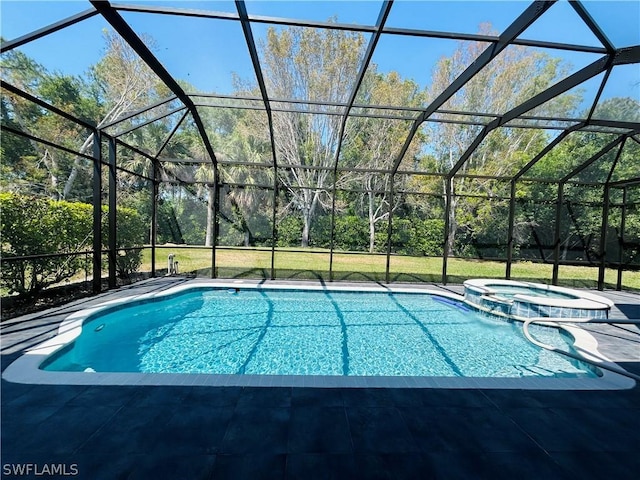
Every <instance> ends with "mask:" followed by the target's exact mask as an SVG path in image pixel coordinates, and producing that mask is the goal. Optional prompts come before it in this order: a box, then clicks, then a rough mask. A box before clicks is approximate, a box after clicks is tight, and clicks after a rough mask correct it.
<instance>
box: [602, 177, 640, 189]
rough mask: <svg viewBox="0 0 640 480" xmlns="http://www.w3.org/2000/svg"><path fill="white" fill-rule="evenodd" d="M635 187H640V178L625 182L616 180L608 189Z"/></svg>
mask: <svg viewBox="0 0 640 480" xmlns="http://www.w3.org/2000/svg"><path fill="white" fill-rule="evenodd" d="M635 185H640V177H635V178H628V179H626V180H618V181H616V182H611V183H610V184H609V186H610V187H616V188H620V187H631V186H635Z"/></svg>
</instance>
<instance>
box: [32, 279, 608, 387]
mask: <svg viewBox="0 0 640 480" xmlns="http://www.w3.org/2000/svg"><path fill="white" fill-rule="evenodd" d="M531 330H532V333H533V334H534V335H535V336H536V338H538V339H539V340H540V341H542V342H544V343H547V344H551V345H554V346H557V347H561V348H563V349H565V350H570V349H571V347H570V345H569V339H568V338H566V336H565V335H564V334H562V333H561V332H560V331H559V330H557V329H554V328H549V327H541V326H532V328H531ZM41 368H43V369H45V370H55V371H85V370H89V369H90V370H89V371H91V370H93V371H97V372H173V373H215V374H263V375H349V376H364V375H366V376H380V375H384V376H462V377H522V376H556V377H558V376H596V374H595V373H594V371H593V370H592V369H591V367H589V366H588V365H586V364H582V363H580V362H576V361H574V360H571V359H569V358H567V357H564V356H561V355H559V354H556V353H552V352H549V351H546V350H541V349H539V348H537V347H535V346H533V345H532V344H530V343H529V342H528V341H527V340H526V339H525V338H524V337H523V335H522V332H521V325H520V324H519V323H517V322H513V323H512V322H508V321H505V320H504V319H497V318H493V317H490V316H486V315H483V314H479V313H476V312H474V311H470V310H469V309H468V308H467V307H465V306H464V304H462V303H458V302H455V301H452V300H450V299H445V298H443V297H437V296H433V295H428V294H417V293H363V292H335V291H333V292H332V291H301V290H297V291H291V290H262V289H261V290H255V289H243V290H240V291H238V292H235V291H229V290H227V289H195V290H192V291H189V292H185V293H182V294H176V295H173V296H172V297H169V298H167V299H164V300H153V301H146V302H145V303H136V302H132V303H129V304H127V305H126V306H124V307H118V308H115V309H112V310H110V311H106V312H102V313H100V314H98V315H96V316H94V317H91V318H90V319H88V320H87V321H85V324H84V326H83V330H82V334H81V335H80V336H79V337H78V338H77V339H76V341H75V342H74V343H73V344H71V345H70V346H68V347H66V348H65V349H64V350H63V351H61V352H58V353H56V354H55V355H54V356H52V357H51V358H50V359H49V360H48V361H46V362H45V364H43V366H42V367H41Z"/></svg>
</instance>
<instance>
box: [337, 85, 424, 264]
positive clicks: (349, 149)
mask: <svg viewBox="0 0 640 480" xmlns="http://www.w3.org/2000/svg"><path fill="white" fill-rule="evenodd" d="M423 101H424V92H421V91H420V88H419V86H418V85H417V84H416V83H415V82H413V81H412V80H403V79H402V78H401V77H400V75H399V74H398V73H397V72H391V73H389V74H380V73H375V72H374V73H372V74H370V75H368V78H366V79H365V82H363V85H362V86H361V88H360V92H359V98H358V102H359V103H364V104H367V105H372V106H375V105H397V106H400V107H416V106H420V105H421V104H422V103H423ZM350 122H353V131H352V133H351V136H350V137H349V139H348V141H347V142H346V143H345V146H344V147H343V151H344V154H343V157H345V159H346V162H347V163H348V164H350V166H354V167H356V168H358V169H360V170H364V169H371V170H382V169H389V168H391V166H392V164H393V161H394V160H395V159H396V157H397V156H398V153H399V150H400V147H401V146H402V143H403V141H404V139H405V137H406V135H407V133H408V130H409V122H408V121H402V120H396V119H391V118H367V119H365V118H358V117H354V118H353V119H351V120H350ZM423 141H424V139H423V138H422V135H421V134H420V133H418V134H417V141H414V142H412V144H411V146H410V148H409V150H408V151H407V153H406V155H405V157H407V158H413V157H415V156H417V155H418V153H419V150H420V146H421V144H422V142H423ZM349 178H353V177H349ZM405 178H406V177H404V176H399V175H397V176H396V178H395V180H400V181H396V183H395V189H396V190H400V189H401V187H402V186H401V180H403V179H405ZM390 181H391V178H390V176H389V175H387V174H381V173H379V172H375V171H358V172H357V174H356V175H355V181H354V183H356V184H357V185H358V186H359V187H360V188H362V189H363V190H364V192H365V193H363V203H364V204H365V205H366V211H367V220H368V223H369V252H371V253H373V252H374V249H375V239H376V225H377V224H378V222H380V221H382V220H385V219H387V218H388V216H389V212H390V211H391V210H393V209H394V208H396V207H397V206H398V204H399V201H400V197H399V196H396V197H394V205H390V204H389V201H390V200H389V198H388V197H389V190H390V189H389V183H390Z"/></svg>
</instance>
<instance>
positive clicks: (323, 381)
mask: <svg viewBox="0 0 640 480" xmlns="http://www.w3.org/2000/svg"><path fill="white" fill-rule="evenodd" d="M207 287H214V288H252V289H270V290H273V289H279V290H282V289H285V290H286V289H290V290H299V289H304V290H316V291H351V292H353V291H357V292H378V293H380V292H393V293H426V294H432V295H437V296H440V297H445V298H450V299H452V300H456V301H460V302H462V301H463V296H462V295H458V294H455V293H449V292H446V291H442V290H435V289H433V288H424V287H411V288H406V287H396V286H386V285H376V286H359V287H357V288H354V287H353V286H346V285H336V284H332V285H331V286H326V285H314V284H311V285H308V284H304V285H302V284H292V283H290V282H278V281H251V280H235V281H225V282H220V281H215V282H214V281H210V282H206V281H205V282H202V281H194V282H187V283H184V284H181V285H178V286H174V287H171V288H169V289H167V290H164V291H161V292H152V293H147V294H143V295H132V296H128V297H125V298H119V299H115V300H109V301H105V302H103V303H100V304H99V305H96V306H94V307H90V308H87V309H84V310H81V311H78V312H75V313H73V314H71V315H69V316H68V317H66V318H65V319H64V320H63V321H62V322H61V323H60V326H59V327H58V333H57V335H56V336H55V337H53V338H51V339H49V340H46V341H45V342H42V343H41V344H39V345H37V346H35V347H33V348H31V349H29V350H27V351H26V352H25V353H24V354H23V355H21V356H20V357H19V358H18V359H16V360H15V361H14V362H13V363H12V364H10V365H9V366H8V367H7V368H6V369H5V371H4V372H3V374H2V378H3V379H4V380H7V381H9V382H14V383H26V384H41V385H42V384H46V385H57V384H61V385H137V386H142V385H175V386H178V385H180V386H218V387H220V386H239V387H245V386H252V387H314V388H443V389H444V388H448V389H521V390H621V389H630V388H633V387H634V386H635V381H634V380H633V379H631V378H629V377H626V376H624V375H620V374H617V373H615V372H609V371H607V370H601V372H602V376H599V377H595V378H583V377H574V378H571V377H566V378H564V377H560V378H558V377H554V378H547V377H520V378H503V377H499V378H498V377H496V378H493V377H491V378H490V377H409V376H403V377H400V376H331V375H222V374H201V373H137V372H56V371H46V370H41V369H40V368H39V367H40V365H41V364H42V363H43V362H44V361H45V360H46V359H47V358H48V357H49V356H50V355H51V354H53V353H54V352H56V351H58V350H59V349H61V348H64V347H65V346H67V345H68V344H69V343H70V342H72V341H73V340H74V339H75V338H76V337H77V336H78V335H80V333H81V331H82V325H83V323H84V321H85V320H86V319H87V318H88V317H90V316H91V315H93V314H95V313H97V312H99V311H101V310H105V309H108V308H111V307H114V306H117V305H123V304H125V303H128V302H130V301H131V300H132V299H135V300H136V301H137V300H151V299H155V298H161V297H164V296H170V295H174V294H177V293H180V292H182V291H185V290H191V289H193V288H207ZM558 327H559V328H562V329H564V330H565V331H567V332H568V333H569V334H570V335H571V336H572V337H573V338H574V347H575V348H576V350H577V351H579V352H580V353H581V355H582V356H583V357H585V360H586V361H588V362H589V363H593V364H595V365H596V366H597V365H599V364H605V365H607V364H609V365H616V364H614V363H613V362H611V360H609V359H608V358H607V357H606V356H604V355H603V354H602V353H600V352H599V351H598V349H597V345H598V344H597V341H596V339H595V338H594V337H593V336H592V335H591V334H589V333H588V332H586V331H584V330H582V329H580V328H578V327H576V326H572V325H558ZM618 368H619V367H618Z"/></svg>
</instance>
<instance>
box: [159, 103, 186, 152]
mask: <svg viewBox="0 0 640 480" xmlns="http://www.w3.org/2000/svg"><path fill="white" fill-rule="evenodd" d="M187 115H189V110H187V111H186V112H184V114H183V115H182V117H180V120H178V123H176V124H175V125H174V127H173V128H172V129H171V131H170V132H169V135H167V138H165V139H164V142H162V145H160V148H159V149H158V151H157V152H156V154H155V155H154V157H155V158H156V159H157V158H158V157H159V156H160V154H161V153H162V151H163V150H164V149H165V148H167V145H169V142H170V141H171V139H172V138H173V136H174V135H175V133H176V132H177V131H178V129H179V128H180V125H182V122H184V120H185V118H187Z"/></svg>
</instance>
